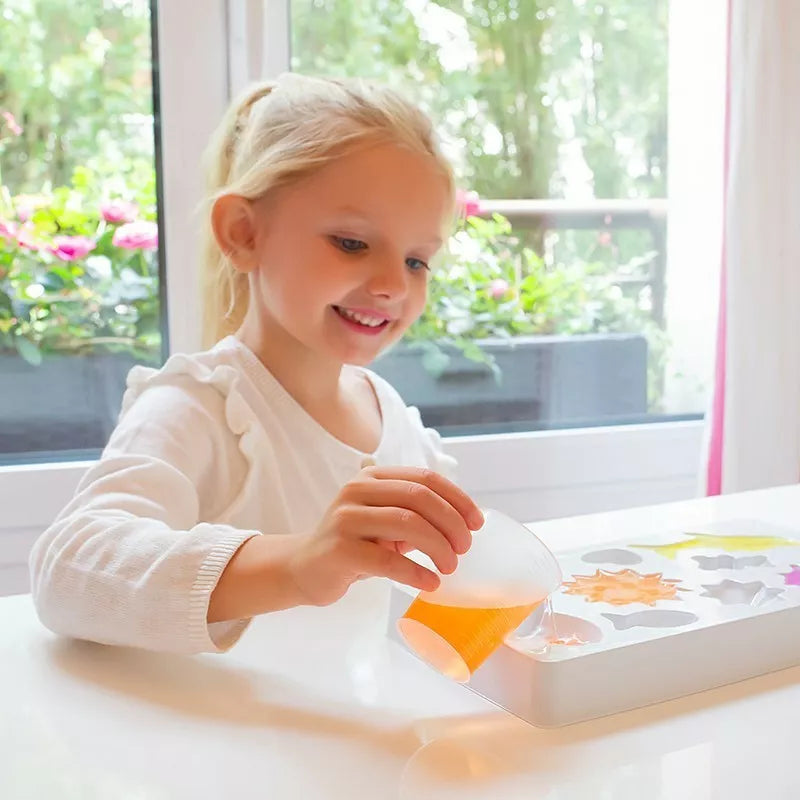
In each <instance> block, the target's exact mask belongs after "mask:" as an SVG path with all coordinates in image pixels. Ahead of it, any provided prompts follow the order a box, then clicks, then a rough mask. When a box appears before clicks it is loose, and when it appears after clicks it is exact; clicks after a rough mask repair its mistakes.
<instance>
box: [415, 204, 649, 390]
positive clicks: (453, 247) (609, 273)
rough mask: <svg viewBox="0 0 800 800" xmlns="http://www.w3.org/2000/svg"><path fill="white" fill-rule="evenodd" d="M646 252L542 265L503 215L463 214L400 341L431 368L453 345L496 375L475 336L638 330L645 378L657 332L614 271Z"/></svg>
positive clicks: (642, 261) (630, 267) (636, 265)
mask: <svg viewBox="0 0 800 800" xmlns="http://www.w3.org/2000/svg"><path fill="white" fill-rule="evenodd" d="M654 255H655V254H654V253H647V254H645V255H644V256H642V257H640V258H638V259H636V261H635V262H630V263H627V264H623V265H619V266H618V267H617V268H616V269H610V268H609V266H608V264H606V263H604V262H603V261H602V260H601V259H600V258H595V259H591V260H586V259H582V258H579V257H574V258H573V259H572V260H571V261H570V262H569V263H567V264H565V263H558V264H552V265H549V264H546V263H545V261H544V259H542V257H541V256H539V255H538V254H537V253H535V252H534V251H533V250H532V249H531V248H529V247H526V246H524V245H523V244H522V243H521V242H520V240H519V238H518V237H516V236H515V235H514V234H513V232H512V230H511V224H510V223H509V221H508V220H507V219H506V218H505V217H503V216H501V215H499V214H494V215H493V216H492V217H491V218H490V219H482V218H481V217H478V216H470V217H467V219H466V220H464V222H463V223H462V224H461V226H460V229H459V230H458V231H457V232H456V233H455V234H454V235H453V236H452V237H451V239H450V241H449V243H448V248H447V251H446V253H445V254H444V256H443V258H442V263H441V264H440V265H439V266H437V267H436V268H435V269H434V273H433V275H432V276H431V280H430V285H429V302H428V305H427V308H426V310H425V312H424V313H423V314H422V316H421V317H420V318H419V320H418V321H417V322H416V323H415V324H414V325H413V326H412V327H411V328H410V329H409V331H408V333H407V334H406V341H407V342H408V343H409V345H410V346H412V347H415V348H418V349H420V350H421V351H422V357H423V361H424V363H425V366H426V368H427V369H428V370H429V371H430V372H432V373H433V374H440V373H441V372H442V370H444V368H445V367H446V366H447V364H448V363H449V361H450V358H451V353H452V351H453V349H456V350H460V351H461V352H462V353H463V354H464V355H465V356H467V357H468V358H470V359H472V360H474V361H479V362H482V363H485V364H487V365H488V366H489V367H491V368H492V369H493V370H494V372H495V375H496V377H497V378H498V380H499V379H501V377H502V376H501V375H500V374H499V372H498V370H497V367H496V364H495V363H494V359H493V358H492V357H491V355H489V354H487V353H486V352H485V351H484V350H483V349H482V348H481V344H480V342H481V340H483V339H487V338H511V337H514V336H522V335H532V334H539V335H549V334H550V335H552V334H565V335H569V334H573V335H574V334H583V333H623V332H625V333H643V334H644V335H645V336H646V337H647V338H648V343H649V346H650V351H651V359H650V361H651V367H652V368H651V372H652V375H651V382H652V381H654V380H655V378H656V376H657V373H658V370H659V368H660V367H659V364H660V362H661V358H662V356H663V351H664V338H663V332H662V331H661V330H660V329H659V328H658V326H657V325H656V324H655V322H653V320H652V317H651V316H650V311H649V308H648V307H647V304H646V302H645V301H644V300H643V298H641V297H639V296H634V297H631V296H629V295H626V293H625V292H624V291H623V289H622V288H621V286H620V285H619V283H618V280H619V277H618V276H619V275H626V274H631V273H632V272H635V271H636V270H640V269H641V268H642V267H643V266H645V265H646V264H647V263H648V262H649V260H650V259H652V258H653V256H654Z"/></svg>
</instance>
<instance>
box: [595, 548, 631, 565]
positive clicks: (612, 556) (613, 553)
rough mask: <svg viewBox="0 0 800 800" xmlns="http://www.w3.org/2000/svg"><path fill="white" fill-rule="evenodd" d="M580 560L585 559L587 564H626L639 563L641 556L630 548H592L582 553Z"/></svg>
mask: <svg viewBox="0 0 800 800" xmlns="http://www.w3.org/2000/svg"><path fill="white" fill-rule="evenodd" d="M581 561H585V562H586V563H587V564H620V565H622V566H626V565H628V564H641V563H642V557H641V556H640V555H639V554H638V553H634V552H633V551H632V550H623V549H622V548H614V549H611V550H593V551H592V552H591V553H584V554H583V555H582V556H581Z"/></svg>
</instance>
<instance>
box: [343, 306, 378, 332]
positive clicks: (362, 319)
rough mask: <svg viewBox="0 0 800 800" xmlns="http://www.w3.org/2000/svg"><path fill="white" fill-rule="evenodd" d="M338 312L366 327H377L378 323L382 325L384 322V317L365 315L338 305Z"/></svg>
mask: <svg viewBox="0 0 800 800" xmlns="http://www.w3.org/2000/svg"><path fill="white" fill-rule="evenodd" d="M339 313H340V314H341V315H342V316H343V317H345V318H347V319H351V320H353V321H354V322H357V323H358V324H359V325H366V326H367V327H368V328H377V327H379V326H380V325H383V323H384V322H386V320H385V319H376V318H375V317H367V316H364V315H363V314H359V313H358V312H357V311H349V310H348V309H346V308H341V307H339Z"/></svg>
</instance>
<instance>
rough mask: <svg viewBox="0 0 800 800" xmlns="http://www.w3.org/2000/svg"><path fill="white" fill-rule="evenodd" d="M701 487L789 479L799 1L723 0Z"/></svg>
mask: <svg viewBox="0 0 800 800" xmlns="http://www.w3.org/2000/svg"><path fill="white" fill-rule="evenodd" d="M728 26H729V33H728V43H729V48H728V90H727V110H726V126H725V145H724V147H725V193H724V194H725V201H724V230H723V243H722V269H721V286H720V306H719V320H718V333H717V355H716V367H715V374H714V384H713V392H712V401H711V409H710V413H709V415H708V423H707V424H708V429H707V447H706V453H705V460H706V463H705V467H706V469H705V475H704V477H705V484H706V486H705V488H706V492H707V494H721V493H727V492H736V491H744V490H747V489H756V488H762V487H766V486H775V485H781V484H786V483H795V482H797V481H798V480H800V314H798V311H799V310H800V3H798V2H796V0H759V2H757V3H754V2H752V1H751V0H730V2H729V20H728Z"/></svg>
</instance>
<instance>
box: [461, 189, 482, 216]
mask: <svg viewBox="0 0 800 800" xmlns="http://www.w3.org/2000/svg"><path fill="white" fill-rule="evenodd" d="M456 206H457V207H458V209H459V212H460V213H461V214H463V215H464V216H465V217H477V216H478V215H479V214H480V213H481V200H480V197H478V193H477V192H466V191H464V190H463V189H457V190H456Z"/></svg>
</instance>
